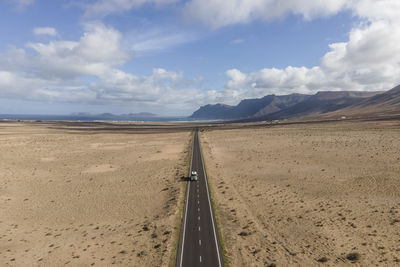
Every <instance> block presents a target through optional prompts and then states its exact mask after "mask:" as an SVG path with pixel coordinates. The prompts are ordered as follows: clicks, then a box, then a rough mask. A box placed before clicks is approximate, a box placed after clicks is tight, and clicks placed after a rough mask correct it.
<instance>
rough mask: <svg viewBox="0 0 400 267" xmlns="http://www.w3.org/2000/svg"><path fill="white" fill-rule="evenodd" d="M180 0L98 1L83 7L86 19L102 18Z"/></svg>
mask: <svg viewBox="0 0 400 267" xmlns="http://www.w3.org/2000/svg"><path fill="white" fill-rule="evenodd" d="M178 1H179V0H96V1H94V2H91V3H89V4H85V5H83V7H84V9H85V12H84V16H85V17H99V16H100V17H101V16H107V15H110V14H113V13H121V12H126V11H129V10H131V9H135V8H139V7H141V6H143V5H146V4H151V5H155V6H163V5H167V4H172V3H175V2H178Z"/></svg>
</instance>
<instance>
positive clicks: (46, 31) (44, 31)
mask: <svg viewBox="0 0 400 267" xmlns="http://www.w3.org/2000/svg"><path fill="white" fill-rule="evenodd" d="M33 34H35V35H50V36H56V35H57V30H56V29H54V28H51V27H37V28H34V29H33Z"/></svg>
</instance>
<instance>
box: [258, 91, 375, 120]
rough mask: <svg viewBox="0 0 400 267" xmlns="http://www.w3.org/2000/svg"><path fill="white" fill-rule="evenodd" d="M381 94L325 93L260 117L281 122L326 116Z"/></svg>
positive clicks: (319, 93)
mask: <svg viewBox="0 0 400 267" xmlns="http://www.w3.org/2000/svg"><path fill="white" fill-rule="evenodd" d="M378 93H379V92H353V91H323V92H318V93H317V94H315V95H313V96H311V97H309V98H308V99H306V100H304V101H303V102H300V103H298V104H296V105H294V106H292V107H289V108H287V109H284V110H281V111H278V112H275V113H272V114H268V115H266V116H262V117H259V118H258V119H262V120H271V119H273V120H275V119H276V120H279V119H289V118H294V117H307V116H316V115H320V114H325V113H328V112H332V111H336V110H340V109H343V108H346V107H349V106H352V105H356V104H359V103H361V102H363V101H365V100H366V99H368V98H370V97H373V96H375V95H376V94H378Z"/></svg>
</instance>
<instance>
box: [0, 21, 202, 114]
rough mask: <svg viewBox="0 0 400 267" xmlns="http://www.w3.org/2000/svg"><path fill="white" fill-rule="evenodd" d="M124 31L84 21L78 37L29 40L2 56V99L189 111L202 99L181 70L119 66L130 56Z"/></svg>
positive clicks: (194, 80)
mask: <svg viewBox="0 0 400 267" xmlns="http://www.w3.org/2000/svg"><path fill="white" fill-rule="evenodd" d="M121 39H122V35H121V33H120V32H118V31H117V30H115V29H113V28H111V27H108V26H105V25H104V24H102V23H99V22H96V23H88V24H85V25H84V33H83V35H82V36H81V38H80V39H79V40H78V41H67V40H60V41H50V42H48V43H27V44H26V45H25V47H24V48H11V49H9V50H8V51H7V52H5V53H3V54H0V97H1V98H9V99H25V100H31V101H51V102H71V103H89V104H107V105H127V106H134V107H136V108H137V107H157V108H160V107H164V108H173V109H174V110H180V109H182V110H187V109H190V110H191V109H192V108H193V106H194V105H195V103H196V104H197V103H198V102H196V101H201V103H204V94H203V93H202V91H201V90H200V89H196V88H195V86H197V85H199V82H201V79H199V78H195V79H185V77H184V75H183V73H182V72H174V71H167V70H165V69H162V68H156V69H154V70H153V72H152V73H151V74H150V75H142V76H138V75H134V74H131V73H128V72H125V71H123V70H121V69H120V67H122V66H123V65H124V64H125V63H126V62H128V61H129V60H130V58H131V55H130V53H129V52H127V51H124V49H123V48H122V44H121V43H122V40H121Z"/></svg>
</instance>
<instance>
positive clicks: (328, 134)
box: [200, 121, 400, 266]
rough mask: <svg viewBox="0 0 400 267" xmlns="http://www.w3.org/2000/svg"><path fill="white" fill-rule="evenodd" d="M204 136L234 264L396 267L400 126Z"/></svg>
mask: <svg viewBox="0 0 400 267" xmlns="http://www.w3.org/2000/svg"><path fill="white" fill-rule="evenodd" d="M200 137H201V140H202V145H203V153H204V154H205V163H206V167H207V171H208V175H209V179H210V183H211V187H212V194H213V198H214V200H215V203H216V210H217V216H218V220H219V226H220V227H221V229H220V230H221V232H222V236H223V239H224V243H225V249H226V250H227V255H228V258H229V261H230V263H231V265H232V266H268V265H271V264H276V266H318V265H320V266H341V265H352V266H378V265H379V266H399V265H400V213H399V211H400V123H399V122H398V121H396V122H363V123H346V122H342V123H329V124H305V125H287V126H283V125H282V126H274V127H265V128H258V129H240V130H212V131H204V132H202V133H201V135H200ZM271 266H273V265H271Z"/></svg>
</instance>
